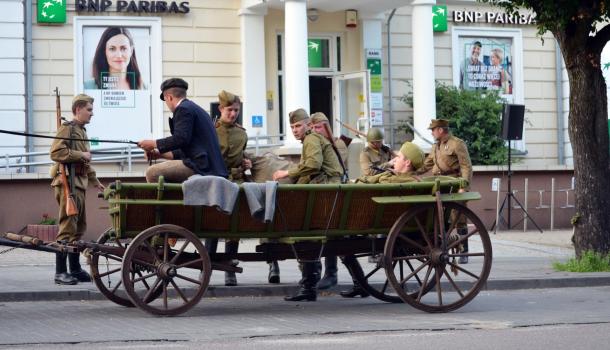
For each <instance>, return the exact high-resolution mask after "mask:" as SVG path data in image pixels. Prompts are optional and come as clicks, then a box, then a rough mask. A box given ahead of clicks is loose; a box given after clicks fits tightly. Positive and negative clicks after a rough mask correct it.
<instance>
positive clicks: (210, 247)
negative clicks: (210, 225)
mask: <svg viewBox="0 0 610 350" xmlns="http://www.w3.org/2000/svg"><path fill="white" fill-rule="evenodd" d="M205 249H206V250H207V251H208V254H210V253H216V251H218V238H206V239H205Z"/></svg>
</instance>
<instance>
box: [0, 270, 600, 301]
mask: <svg viewBox="0 0 610 350" xmlns="http://www.w3.org/2000/svg"><path fill="white" fill-rule="evenodd" d="M599 286H610V275H608V276H586V277H557V278H528V279H496V280H488V281H487V283H486V285H485V287H484V288H483V289H482V290H487V291H496V290H518V289H543V288H573V287H599ZM351 287H352V285H351V284H339V285H336V286H334V287H333V288H331V289H328V290H324V291H319V294H321V295H335V294H338V293H339V291H341V290H346V289H350V288H351ZM58 288H59V287H58ZM297 289H298V287H297V286H296V285H289V284H280V285H264V284H260V285H242V286H235V287H225V286H210V287H208V290H207V291H206V293H205V295H204V298H232V297H269V296H278V297H279V296H285V295H289V294H292V293H295V292H296V291H297ZM187 292H188V290H187ZM78 300H106V297H105V296H104V295H103V294H101V293H100V292H99V291H97V290H90V289H83V290H69V291H62V290H41V291H28V292H0V302H28V301H78Z"/></svg>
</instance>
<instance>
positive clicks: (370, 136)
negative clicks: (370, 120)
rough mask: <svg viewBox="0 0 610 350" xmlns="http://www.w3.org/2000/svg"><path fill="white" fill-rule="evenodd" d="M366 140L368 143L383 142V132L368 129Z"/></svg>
mask: <svg viewBox="0 0 610 350" xmlns="http://www.w3.org/2000/svg"><path fill="white" fill-rule="evenodd" d="M366 140H367V141H368V142H374V141H383V131H381V129H378V128H370V129H369V131H368V132H367V133H366Z"/></svg>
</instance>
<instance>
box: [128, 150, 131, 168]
mask: <svg viewBox="0 0 610 350" xmlns="http://www.w3.org/2000/svg"><path fill="white" fill-rule="evenodd" d="M127 169H128V170H129V172H131V145H129V146H127Z"/></svg>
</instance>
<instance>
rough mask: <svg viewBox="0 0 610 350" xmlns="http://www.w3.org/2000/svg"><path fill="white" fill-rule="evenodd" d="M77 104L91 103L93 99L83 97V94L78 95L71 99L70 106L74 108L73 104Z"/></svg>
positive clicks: (87, 96) (86, 96)
mask: <svg viewBox="0 0 610 350" xmlns="http://www.w3.org/2000/svg"><path fill="white" fill-rule="evenodd" d="M77 102H89V103H93V97H91V96H89V95H85V94H79V95H76V96H74V98H73V99H72V106H74V104H75V103H77Z"/></svg>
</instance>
